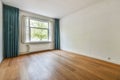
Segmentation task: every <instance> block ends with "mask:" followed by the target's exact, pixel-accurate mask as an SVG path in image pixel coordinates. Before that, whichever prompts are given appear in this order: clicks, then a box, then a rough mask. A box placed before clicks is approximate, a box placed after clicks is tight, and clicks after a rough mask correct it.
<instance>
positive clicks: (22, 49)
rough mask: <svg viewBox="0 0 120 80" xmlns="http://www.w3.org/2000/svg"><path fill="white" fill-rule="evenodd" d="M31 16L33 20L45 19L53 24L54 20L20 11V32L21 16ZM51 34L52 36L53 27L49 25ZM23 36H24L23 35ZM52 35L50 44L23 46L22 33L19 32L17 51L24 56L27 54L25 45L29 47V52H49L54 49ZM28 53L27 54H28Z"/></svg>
mask: <svg viewBox="0 0 120 80" xmlns="http://www.w3.org/2000/svg"><path fill="white" fill-rule="evenodd" d="M23 15H24V16H32V17H35V18H40V19H47V20H50V21H51V22H53V23H54V20H53V19H52V18H48V17H45V16H40V15H37V14H33V13H29V12H26V11H20V21H21V22H20V30H22V27H24V26H23V25H22V16H23ZM51 34H53V25H51ZM23 35H24V34H23ZM53 37H54V36H53V35H52V42H50V43H37V44H24V43H22V41H21V40H22V31H20V39H19V40H20V41H19V42H20V47H19V48H20V49H19V52H20V54H26V53H27V51H28V50H27V47H26V45H29V47H30V50H29V52H34V51H42V50H50V49H54V41H53ZM29 52H28V53H29Z"/></svg>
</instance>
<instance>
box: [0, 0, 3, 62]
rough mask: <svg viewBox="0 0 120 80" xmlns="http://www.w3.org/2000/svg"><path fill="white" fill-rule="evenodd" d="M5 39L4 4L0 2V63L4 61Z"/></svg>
mask: <svg viewBox="0 0 120 80" xmlns="http://www.w3.org/2000/svg"><path fill="white" fill-rule="evenodd" d="M2 44H3V37H2V2H1V0H0V62H1V61H2V59H3V46H2Z"/></svg>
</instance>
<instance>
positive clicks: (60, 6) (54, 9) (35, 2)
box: [3, 0, 100, 18]
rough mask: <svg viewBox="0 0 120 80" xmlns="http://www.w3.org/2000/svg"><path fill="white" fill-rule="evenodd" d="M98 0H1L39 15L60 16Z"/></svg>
mask: <svg viewBox="0 0 120 80" xmlns="http://www.w3.org/2000/svg"><path fill="white" fill-rule="evenodd" d="M98 1H100V0H3V3H5V4H8V5H11V6H14V7H17V8H20V9H21V10H25V11H29V12H33V13H37V14H40V15H44V16H48V17H52V18H62V17H64V16H66V15H69V14H71V13H73V12H75V11H77V10H79V9H81V8H84V7H87V6H89V5H91V4H94V3H96V2H98Z"/></svg>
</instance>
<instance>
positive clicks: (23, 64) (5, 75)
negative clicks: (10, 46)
mask: <svg viewBox="0 0 120 80" xmlns="http://www.w3.org/2000/svg"><path fill="white" fill-rule="evenodd" d="M0 80H120V66H118V65H114V64H111V63H107V62H104V61H100V60H96V59H92V58H88V57H85V56H80V55H77V54H71V53H69V52H65V51H48V52H42V53H36V54H31V55H24V56H19V57H17V58H11V59H6V60H4V61H3V62H2V64H1V65H0Z"/></svg>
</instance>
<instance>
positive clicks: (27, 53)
mask: <svg viewBox="0 0 120 80" xmlns="http://www.w3.org/2000/svg"><path fill="white" fill-rule="evenodd" d="M53 50H54V49H47V50H41V51H33V52H25V53H22V54H20V55H19V56H24V55H31V54H36V53H41V52H47V51H53Z"/></svg>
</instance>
